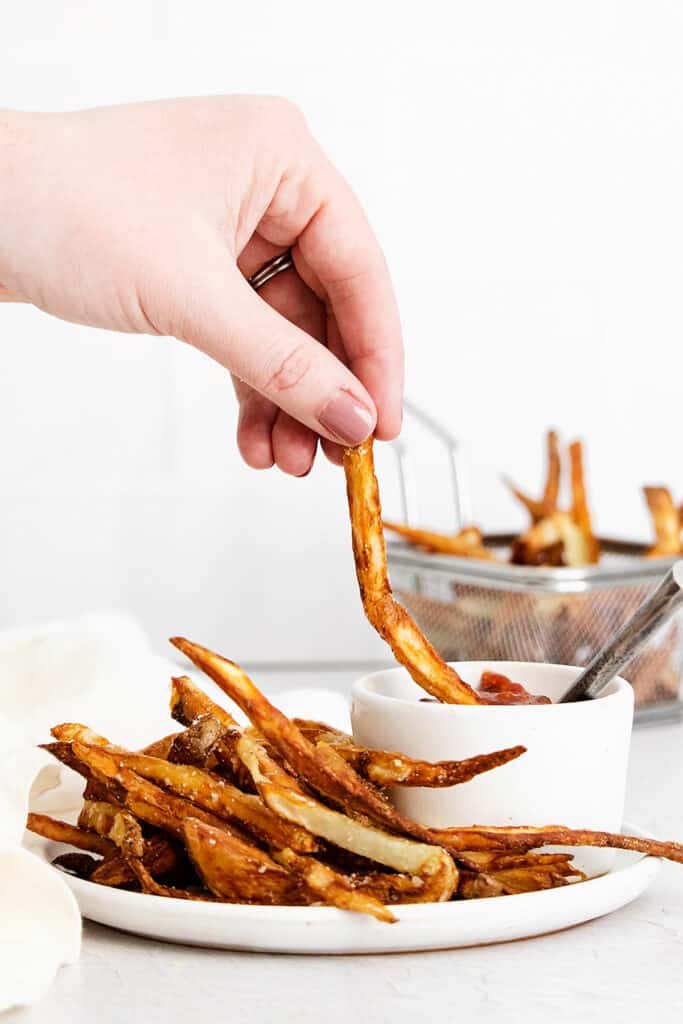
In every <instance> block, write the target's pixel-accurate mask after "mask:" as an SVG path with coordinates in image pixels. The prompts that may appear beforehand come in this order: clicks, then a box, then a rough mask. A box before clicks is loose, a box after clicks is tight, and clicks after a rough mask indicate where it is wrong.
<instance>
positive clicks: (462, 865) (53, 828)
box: [27, 640, 683, 922]
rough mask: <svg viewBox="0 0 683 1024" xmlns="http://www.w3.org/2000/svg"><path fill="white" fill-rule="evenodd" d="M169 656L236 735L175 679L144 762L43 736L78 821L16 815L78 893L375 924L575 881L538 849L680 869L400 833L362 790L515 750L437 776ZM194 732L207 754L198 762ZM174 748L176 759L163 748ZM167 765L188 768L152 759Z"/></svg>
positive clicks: (494, 841)
mask: <svg viewBox="0 0 683 1024" xmlns="http://www.w3.org/2000/svg"><path fill="white" fill-rule="evenodd" d="M174 642H175V644H176V646H177V647H179V648H180V649H181V650H183V651H184V652H185V653H186V654H187V655H188V656H189V657H190V658H191V660H192V661H194V663H195V664H197V665H199V666H200V667H201V668H203V669H205V670H206V671H207V672H208V674H209V675H210V676H211V678H212V679H214V680H215V681H216V682H217V683H218V685H219V686H220V687H221V688H222V689H223V690H224V691H225V692H226V693H227V694H229V695H230V696H231V697H232V699H233V700H235V701H236V703H238V705H239V706H240V707H241V708H242V710H244V711H245V712H246V714H247V715H248V717H249V719H250V721H251V726H250V727H247V728H244V729H243V728H241V727H240V726H239V725H238V724H237V723H236V722H235V720H234V718H233V717H232V715H230V714H229V712H227V711H226V710H225V709H224V708H222V707H220V706H219V705H218V704H216V703H215V702H213V701H212V700H211V699H210V698H209V697H208V696H207V695H206V694H204V693H203V692H202V691H201V690H200V689H199V687H197V686H195V685H194V684H193V683H192V682H191V681H190V680H189V679H187V678H186V677H181V678H180V679H175V680H173V683H172V695H171V706H172V710H173V714H174V716H175V717H176V718H177V719H180V720H181V721H185V722H189V724H188V725H187V728H186V729H185V731H184V732H181V733H177V734H174V735H172V736H170V737H165V738H164V739H163V740H161V741H155V742H154V743H153V744H151V745H150V746H149V747H148V748H146V750H147V751H149V750H152V751H154V752H153V753H147V752H134V751H127V750H125V749H124V748H122V747H119V746H117V745H115V744H113V743H111V742H109V741H108V740H107V739H106V737H104V736H101V735H99V734H98V733H95V732H94V731H92V730H91V729H89V728H88V727H87V726H85V725H81V724H79V723H64V724H62V725H58V726H55V727H54V729H53V734H54V736H55V740H56V741H55V742H53V743H49V744H46V749H47V750H49V751H50V752H51V753H52V754H53V755H54V756H55V757H56V758H57V759H58V760H60V761H61V762H62V763H64V764H65V765H68V766H69V767H71V768H74V769H76V770H77V771H79V772H80V773H81V774H82V775H83V776H84V777H85V779H86V780H87V781H86V789H85V793H84V803H83V808H82V810H81V813H80V816H79V821H78V824H77V825H71V824H68V823H66V822H61V821H57V820H55V819H53V818H50V817H48V816H46V815H39V814H30V815H29V818H28V822H27V825H28V828H29V829H30V830H31V831H33V832H36V833H37V834H39V835H42V836H45V837H46V838H48V839H51V840H54V841H58V842H61V843H65V844H67V845H68V846H70V847H73V848H75V849H76V850H78V851H81V852H80V853H73V852H69V853H65V854H62V855H61V856H59V857H57V858H56V861H55V862H56V863H57V864H59V865H60V866H61V867H63V868H64V869H65V870H69V871H71V872H73V873H76V874H78V875H80V876H81V877H82V878H87V879H89V880H90V881H91V882H95V883H98V884H101V885H109V886H122V887H125V888H129V889H131V888H132V889H135V890H138V891H141V892H144V893H150V894H153V895H156V896H164V897H169V896H170V897H175V898H180V899H187V900H213V901H218V902H227V903H254V904H265V905H288V906H304V905H320V904H323V905H328V906H333V907H339V908H343V909H346V910H354V911H357V912H360V913H364V914H370V915H371V916H373V917H375V918H377V919H378V920H379V921H384V922H391V921H394V920H395V916H394V914H393V913H392V911H391V906H392V905H396V904H402V903H417V902H419V903H430V902H443V901H445V900H450V899H473V898H480V897H488V896H497V895H503V894H514V893H520V892H530V891H535V890H539V889H548V888H554V887H557V886H563V885H567V884H569V883H573V882H577V881H581V879H582V878H583V875H582V874H581V872H580V871H578V870H577V869H576V868H575V867H574V866H573V864H572V862H571V855H570V854H568V853H539V852H535V851H536V850H537V848H539V847H542V846H547V845H553V846H554V845H562V846H610V847H615V848H619V849H626V850H636V851H639V852H642V853H647V854H652V855H654V856H659V857H666V858H668V859H670V860H674V861H678V862H679V863H683V846H681V845H680V844H677V843H662V842H657V841H655V840H650V839H641V838H636V837H632V836H619V835H614V834H611V833H606V832H595V831H585V830H576V829H567V828H564V827H562V826H559V825H552V826H546V827H544V828H533V827H528V826H520V827H516V828H498V827H493V826H492V827H488V826H475V827H471V828H445V829H430V828H427V827H425V826H423V825H419V824H417V823H416V822H412V821H410V820H409V819H407V818H405V817H404V816H403V815H400V814H399V813H398V812H397V811H396V810H395V808H393V807H392V806H391V804H389V802H388V801H387V799H386V797H385V795H384V793H383V791H382V789H380V788H379V786H378V785H377V782H380V783H382V784H385V783H391V785H401V784H404V783H407V784H415V782H416V780H418V779H419V784H420V785H423V786H430V785H444V784H451V785H452V784H456V783H458V782H462V781H464V780H466V779H469V778H471V777H472V776H473V774H477V773H478V772H479V771H481V770H490V769H491V768H492V767H494V764H504V763H505V762H506V761H508V760H510V759H511V758H512V757H515V756H519V754H520V753H522V752H523V748H511V749H510V750H509V751H501V752H499V753H497V754H490V755H483V756H482V757H481V758H469V759H467V760H466V761H463V762H457V761H448V762H441V763H440V764H429V763H428V762H424V761H415V760H413V759H412V758H408V757H405V756H403V755H400V754H398V755H395V754H393V753H391V752H386V751H371V750H366V749H365V748H363V747H360V746H359V745H358V744H354V743H353V742H352V741H351V739H350V737H346V736H345V735H344V734H343V733H339V732H337V731H335V730H334V729H331V728H330V727H329V726H326V725H324V724H322V723H311V722H305V721H304V722H296V721H292V720H290V719H288V718H287V717H286V716H285V715H283V714H282V712H280V711H279V710H278V709H277V708H275V707H274V706H273V705H272V704H271V703H270V701H268V700H267V698H266V697H265V696H264V695H263V694H262V693H261V692H260V691H259V690H258V689H257V687H256V686H255V685H254V684H253V682H252V681H251V680H250V679H249V677H248V676H247V675H246V674H245V673H244V672H243V671H242V670H241V669H240V668H239V667H238V666H237V665H234V664H233V663H232V662H230V661H228V660H227V659H225V658H222V657H220V656H219V655H217V654H214V653H213V652H211V651H208V650H207V649H206V648H203V647H200V646H199V645H197V644H192V643H190V642H189V641H186V640H176V641H174ZM192 712H196V715H195V722H194V723H193V722H191V721H190V719H189V716H190V715H191V714H192ZM208 720H211V722H212V725H211V728H210V730H209V729H208V727H207V725H206V722H207V721H208ZM197 722H201V723H202V725H201V731H203V732H204V734H205V735H208V734H210V735H211V736H212V742H211V743H208V742H207V743H206V744H204V746H202V744H201V743H200V744H199V747H198V745H197V742H196V740H197V736H196V734H197V729H196V728H195V726H196V723H197ZM188 733H190V735H189V737H188V735H187V734H188ZM181 736H183V737H185V738H186V739H187V743H186V744H179V743H178V742H177V740H178V739H179V737H181ZM183 749H184V750H188V751H190V760H191V762H192V763H191V764H183V763H182V762H178V761H177V760H169V759H168V758H167V757H166V758H164V757H162V756H160V753H161V752H162V751H163V750H166V751H167V753H169V754H170V752H171V751H172V750H174V751H176V754H177V751H178V750H183ZM199 749H203V764H201V765H200V764H198V763H197V762H198V761H199V760H200V756H199V753H198V750H199ZM345 752H346V754H345ZM392 760H395V761H396V764H395V765H394V768H393V771H392V768H391V761H392ZM236 762H239V764H240V766H241V768H240V770H239V771H238V772H235V771H233V768H232V765H233V764H234V763H236ZM373 776H374V778H373ZM246 780H248V785H249V788H250V789H251V791H248V790H247V789H246V788H245V782H246Z"/></svg>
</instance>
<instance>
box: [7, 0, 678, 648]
mask: <svg viewBox="0 0 683 1024" xmlns="http://www.w3.org/2000/svg"><path fill="white" fill-rule="evenodd" d="M682 58H683V5H681V4H679V3H678V2H675V0H671V2H668V3H667V2H663V0H638V2H634V0H619V2H617V0H610V2H605V0H603V2H598V0H574V2H572V3H558V2H550V3H549V2H547V0H535V2H534V0H517V2H516V3H514V4H512V3H509V2H508V0H478V2H477V3H472V2H465V0H455V2H449V3H446V2H445V0H442V2H438V0H423V2H421V3H420V4H415V3H412V2H411V3H407V2H399V0H393V2H390V0H380V2H377V0H376V2H374V3H370V2H368V0H364V2H360V0H345V3H344V4H341V5H334V6H333V5H331V4H321V3H320V2H319V0H316V2H313V0H303V2H297V0H292V2H291V3H287V4H284V3H282V2H281V0H259V3H258V4H256V3H253V4H244V3H235V2H227V0H216V2H213V3H209V2H201V0H199V2H194V3H192V4H187V3H184V2H183V3H181V2H179V0H165V2H162V0H155V2H145V3H139V2H130V0H119V2H117V3H116V4H109V3H108V4H97V3H92V2H91V0H71V2H61V3H59V4H55V3H54V2H50V0H46V2H42V3H40V2H35V0H24V3H22V4H21V5H19V4H12V5H7V9H6V10H3V16H2V33H1V34H0V104H3V105H5V106H15V107H19V108H33V109H63V108H71V107H78V106H84V105H96V104H100V103H113V102H117V101H124V100H125V101H128V100H136V99H143V98H154V97H161V96H173V95H182V94H200V93H222V92H231V91H241V92H250V91H254V92H276V93H282V94H285V95H288V96H290V97H291V98H292V99H294V100H296V101H297V102H298V103H299V105H300V106H301V107H302V108H303V109H304V110H305V112H306V113H307V116H308V118H309V121H310V123H311V126H312V127H313V130H314V131H315V133H316V134H317V135H318V137H319V138H320V139H321V141H322V142H323V144H324V146H325V147H326V149H327V150H328V152H329V153H330V155H331V156H332V157H333V158H334V160H335V161H336V162H337V163H338V164H339V165H340V167H341V168H342V170H343V171H344V172H345V174H346V175H347V176H348V178H349V179H350V180H351V182H352V184H353V185H354V187H355V188H356V190H357V191H358V193H359V194H360V196H361V198H362V200H363V201H364V203H365V205H366V207H367V209H368V212H369V214H370V217H371V220H372V222H373V224H374V226H375V228H376V230H377V233H378V234H379V236H380V238H381V240H382V242H383V244H384V246H385V249H386V252H387V255H388V258H389V261H390V264H391V266H392V268H393V271H394V275H395V278H396V285H397V290H398V295H399V299H400V303H401V307H402V313H403V318H404V326H405V334H406V341H407V346H408V391H409V394H410V395H411V396H412V397H413V399H414V400H416V401H418V402H420V403H422V404H424V405H425V406H427V407H428V408H429V409H430V410H431V411H432V412H433V413H434V414H436V415H437V416H439V417H440V418H441V419H442V420H443V421H444V422H445V423H447V424H448V425H449V426H450V427H451V428H452V429H453V430H454V431H455V432H456V433H457V434H458V435H459V436H460V437H461V438H462V440H463V442H464V444H465V447H466V452H467V455H468V457H469V462H470V469H471V483H472V490H473V494H474V497H475V512H476V516H477V518H478V520H479V521H481V522H482V523H483V524H484V525H485V526H487V527H491V528H506V527H508V526H516V525H518V524H520V525H521V522H522V520H521V518H520V515H519V512H518V510H517V509H516V507H515V506H514V504H513V503H512V502H511V500H510V499H509V498H508V497H507V496H506V494H505V492H504V491H503V489H502V488H501V486H500V484H499V481H498V474H499V472H500V471H501V470H508V471H509V472H511V473H514V475H515V476H516V477H517V478H518V479H519V480H520V482H522V483H524V484H527V485H529V486H533V485H535V484H536V482H537V480H538V478H539V476H540V465H541V462H540V452H541V447H540V446H541V440H540V435H541V432H542V431H543V429H544V428H545V427H546V426H547V425H548V424H551V423H554V424H556V425H557V426H558V427H560V428H561V429H562V430H563V431H564V432H565V433H567V434H575V433H579V434H581V435H582V436H583V437H584V438H586V439H587V440H588V442H589V470H590V479H591V490H592V495H593V499H594V504H595V506H596V508H597V519H598V525H599V527H600V528H601V529H603V530H605V531H609V532H612V533H621V534H623V535H631V534H633V535H643V534H644V533H645V532H646V529H647V519H646V516H645V513H644V510H643V508H642V502H641V499H640V497H639V494H638V487H639V485H640V484H641V483H642V482H644V481H648V480H649V481H652V482H655V481H657V480H660V479H661V480H665V481H669V482H671V484H672V485H673V486H674V487H675V488H677V490H678V495H679V497H681V498H683V493H681V488H682V487H683V480H682V479H681V475H682V474H681V468H680V451H679V396H680V394H681V385H682V371H683V354H682V350H681V342H680V339H681V336H682V333H683V303H682V302H681V274H682V260H683V249H682V242H681V240H682V239H683V201H682V200H681V182H682V180H683V59H682ZM0 338H1V340H2V344H1V346H0V433H1V436H2V455H1V457H0V580H1V588H0V623H18V622H23V621H31V620H38V619H44V618H47V617H51V616H62V615H66V614H70V613H72V612H75V611H79V610H84V609H87V608H91V607H94V606H102V605H115V606H120V607H125V608H127V609H129V610H132V611H133V612H135V613H137V614H139V615H140V616H141V617H142V619H143V620H144V622H145V624H146V625H147V627H148V628H149V629H150V631H151V633H152V635H153V636H154V638H155V640H156V641H158V642H159V643H161V642H162V640H163V638H164V637H165V636H167V635H169V634H170V633H175V632H178V631H182V632H185V633H187V634H189V635H192V636H194V637H196V638H197V639H204V640H205V641H207V642H209V643H215V644H217V645H219V646H222V647H223V649H225V650H226V651H229V652H231V653H232V655H233V656H234V657H236V658H238V659H241V660H244V661H252V662H253V661H255V660H256V661H272V660H318V659H324V660H333V659H337V658H345V659H349V658H363V657H369V656H372V657H378V656H381V655H382V653H383V651H382V648H381V646H380V645H379V643H378V642H377V641H376V640H375V638H374V637H373V636H372V635H371V633H370V631H369V629H368V628H367V627H366V625H365V623H364V621H363V619H362V616H361V614H360V611H359V606H358V600H357V597H356V593H355V586H354V580H353V573H352V565H351V559H350V552H349V542H348V526H347V523H346V511H345V499H344V494H343V480H342V478H341V474H340V473H339V472H338V471H334V470H332V469H330V468H329V467H327V466H323V465H321V466H320V467H318V468H317V469H316V471H315V472H314V473H313V474H312V476H311V477H309V478H308V479H307V480H304V481H292V480H288V479H286V478H284V477H283V476H281V475H278V473H277V472H276V471H270V472H268V473H264V474H257V473H254V472H253V471H250V470H247V469H246V468H245V467H243V466H242V465H241V463H240V461H239V459H238V456H237V455H236V452H235V448H234V443H233V433H234V424H235V409H234V404H233V400H232V393H231V388H230V386H229V383H228V380H227V376H226V374H225V373H224V371H222V370H221V369H220V368H219V367H217V366H215V365H212V364H210V363H209V362H208V361H207V360H206V359H205V358H204V357H202V356H200V355H198V354H197V353H195V352H193V351H190V350H188V349H187V348H185V347H181V346H180V345H178V344H177V343H175V342H172V341H167V340H158V339H149V338H130V337H120V336H116V335H111V334H106V333H104V332H98V331H90V330H86V329H84V328H80V327H74V326H71V325H67V324H63V323H60V322H58V321H56V320H51V319H49V318H48V317H46V316H44V315H43V314H41V313H39V312H37V311H35V310H33V309H29V308H21V307H6V306H2V307H0ZM380 461H381V464H382V466H383V467H384V468H385V470H386V472H385V474H384V476H385V479H386V480H387V484H386V494H387V501H386V504H387V506H388V507H387V511H388V512H391V511H392V508H393V511H394V512H395V511H396V503H395V488H393V487H392V486H391V485H390V483H389V482H388V476H389V474H390V462H389V460H388V459H381V460H380ZM422 465H423V472H422V486H423V488H424V489H430V488H431V494H432V495H434V496H435V497H434V498H433V500H432V501H431V502H430V503H429V509H430V514H431V517H432V519H433V520H435V521H437V522H438V521H443V522H446V521H447V513H446V510H445V503H444V501H443V500H442V491H443V484H440V482H439V477H440V474H441V471H442V468H443V467H442V465H441V463H440V462H439V460H438V459H437V457H436V456H429V455H427V454H425V456H424V461H423V463H422ZM440 488H441V489H440Z"/></svg>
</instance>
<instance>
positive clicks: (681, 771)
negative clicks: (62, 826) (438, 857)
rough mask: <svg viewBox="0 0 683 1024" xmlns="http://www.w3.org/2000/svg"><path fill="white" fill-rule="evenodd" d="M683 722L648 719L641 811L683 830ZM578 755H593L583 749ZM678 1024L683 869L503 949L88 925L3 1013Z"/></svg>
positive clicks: (254, 1020) (641, 735)
mask: <svg viewBox="0 0 683 1024" xmlns="http://www.w3.org/2000/svg"><path fill="white" fill-rule="evenodd" d="M256 678H257V679H258V680H259V682H261V683H262V684H263V685H264V689H267V690H269V691H270V692H271V693H277V691H278V690H279V689H281V688H282V687H283V686H287V685H290V686H291V685H307V686H308V685H315V684H317V685H328V686H334V687H340V688H345V687H347V686H348V683H349V681H350V675H349V673H348V672H345V673H344V672H338V673H332V672H326V673H315V676H314V677H310V676H307V675H306V674H304V673H298V674H297V675H296V677H293V676H292V675H290V674H286V675H285V674H283V673H279V674H276V675H270V676H268V675H266V676H264V674H263V673H261V674H257V676H256ZM682 740H683V727H682V726H681V725H659V726H651V727H645V728H641V729H639V730H636V732H635V734H634V738H633V746H632V758H631V770H630V784H629V795H628V799H627V813H626V818H627V820H629V821H631V822H633V823H634V824H638V825H640V826H641V827H642V828H644V829H647V830H649V831H652V832H653V833H654V834H656V835H659V836H661V837H664V838H667V839H678V840H683V752H682V750H681V741H682ZM577 756H579V752H578V751H577ZM437 1016H438V1018H439V1019H440V1020H441V1021H443V1024H450V1022H451V1021H456V1020H457V1021H458V1022H462V1024H469V1022H470V1021H476V1022H477V1024H486V1022H489V1021H490V1022H494V1021H495V1022H496V1024H500V1022H501V1021H505V1022H507V1021H517V1020H522V1019H523V1020H524V1022H525V1024H534V1022H537V1021H538V1022H541V1021H542V1022H543V1024H554V1022H556V1021H571V1022H574V1024H579V1022H580V1024H590V1022H592V1021H600V1022H601V1024H603V1022H604V1024H611V1022H612V1021H613V1020H614V1021H617V1020H618V1021H620V1022H622V1024H623V1022H631V1021H633V1022H638V1024H642V1022H647V1021H649V1020H652V1021H653V1022H656V1024H668V1022H674V1021H675V1022H676V1024H680V1021H681V1019H682V1017H683V867H679V866H678V865H674V864H664V865H663V867H662V870H661V873H660V875H659V877H658V878H657V880H656V881H655V883H654V885H653V886H652V888H651V889H650V890H649V891H648V892H647V893H645V894H644V895H643V896H642V897H641V898H640V899H638V900H637V901H636V902H635V903H633V904H631V905H630V906H629V907H626V908H624V909H623V910H620V911H618V912H617V913H615V914H612V915H611V916H609V917H606V918H602V919H601V920H598V921H594V922H591V923H588V924H584V925H580V926H578V927H576V928H572V929H569V930H567V931H564V932H558V933H555V934H554V935H547V936H543V937H541V938H537V939H528V940H526V941H523V942H513V943H507V944H504V945H497V946H485V947H477V948H472V949H460V950H451V951H446V952H436V953H418V954H406V953H402V954H393V955H385V956H365V957H361V956H348V957H294V956H282V955H261V954H253V953H227V952H220V951H216V950H204V949H195V948H191V947H184V946H175V945H165V944H163V943H159V942H155V941H150V940H147V939H140V938H136V937H134V936H131V935H126V934H124V933H121V932H116V931H113V930H111V929H108V928H104V927H101V926H99V925H93V924H89V923H87V922H86V923H85V925H84V937H83V951H82V955H81V959H80V961H79V963H78V964H77V965H75V966H72V967H65V968H62V970H61V971H60V973H59V975H58V977H57V980H56V982H55V985H54V986H53V988H52V989H51V990H50V992H49V993H48V995H47V996H46V997H45V998H44V999H43V1000H42V1002H40V1003H39V1004H38V1005H36V1006H34V1007H32V1008H30V1009H23V1010H14V1011H12V1012H10V1013H8V1014H6V1015H4V1016H3V1017H2V1021H3V1024H5V1022H6V1024H122V1022H124V1021H125V1022H138V1021H140V1022H144V1024H174V1022H176V1021H180V1022H185V1021H187V1022H188V1024H189V1022H194V1021H197V1022H199V1021H201V1022H211V1024H213V1022H217V1024H218V1022H222V1021H228V1020H235V1021H237V1020H240V1021H241V1020H244V1021H247V1022H249V1024H273V1022H279V1021H285V1022H286V1021H296V1022H297V1024H307V1022H311V1024H313V1022H315V1024H319V1022H322V1021H325V1020H327V1021H332V1022H335V1021H342V1020H343V1021H345V1022H348V1021H350V1022H358V1024H361V1022H362V1024H379V1022H382V1024H384V1022H388V1021H391V1022H392V1024H401V1022H403V1021H406V1022H407V1021H410V1022H411V1024H416V1022H417V1024H421V1022H423V1021H424V1022H425V1024H426V1022H427V1021H433V1020H436V1019H437Z"/></svg>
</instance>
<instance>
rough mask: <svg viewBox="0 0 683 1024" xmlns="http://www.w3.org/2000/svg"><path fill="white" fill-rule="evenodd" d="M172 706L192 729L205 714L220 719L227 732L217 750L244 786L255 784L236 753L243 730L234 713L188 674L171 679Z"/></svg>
mask: <svg viewBox="0 0 683 1024" xmlns="http://www.w3.org/2000/svg"><path fill="white" fill-rule="evenodd" d="M170 706H171V715H172V717H173V718H174V719H175V720H176V721H177V722H180V723H181V724H182V725H185V726H187V727H188V728H189V727H191V725H192V723H193V722H195V721H196V720H197V719H198V718H200V717H202V716H203V715H210V716H211V717H212V718H215V719H216V721H217V722H220V724H221V726H222V728H223V730H224V732H223V735H222V737H221V739H220V740H219V741H218V742H217V743H216V745H215V747H214V748H213V753H214V754H215V755H216V757H217V759H218V761H219V762H220V763H221V765H223V767H224V768H225V769H227V771H228V772H229V774H230V777H231V778H232V779H233V780H234V781H235V782H236V783H237V784H238V785H239V786H240V788H241V789H247V790H248V789H249V788H250V786H251V779H250V776H249V773H248V772H245V770H244V765H243V764H242V762H241V761H240V759H239V757H237V754H236V753H235V744H236V743H237V740H238V739H239V738H240V735H241V732H242V730H241V729H240V727H239V725H238V723H237V722H236V721H235V719H234V718H233V717H232V715H231V714H230V713H229V712H227V711H226V710H225V708H222V707H221V706H220V704H216V703H215V701H212V700H211V698H210V697H209V696H208V694H206V693H204V692H203V690H200V689H199V687H198V686H195V685H194V683H193V682H192V680H191V679H190V678H189V677H188V676H177V677H175V678H173V679H172V680H171V705H170Z"/></svg>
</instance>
